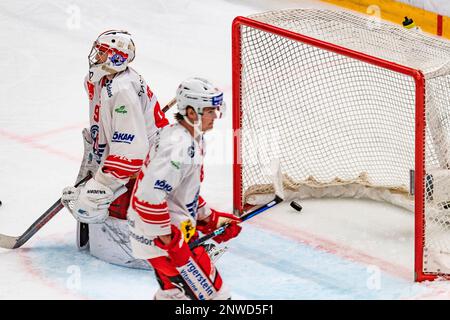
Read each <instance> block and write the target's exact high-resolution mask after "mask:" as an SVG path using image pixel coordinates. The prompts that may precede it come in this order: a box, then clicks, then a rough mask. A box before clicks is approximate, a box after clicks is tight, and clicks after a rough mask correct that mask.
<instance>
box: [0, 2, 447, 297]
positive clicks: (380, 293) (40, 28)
mask: <svg viewBox="0 0 450 320" xmlns="http://www.w3.org/2000/svg"><path fill="white" fill-rule="evenodd" d="M300 6H308V7H317V6H320V7H325V6H328V5H325V4H323V3H320V2H317V1H312V0H311V1H310V0H308V1H256V0H253V1H237V0H228V1H227V0H209V1H200V0H197V1H194V0H171V1H165V0H151V1H143V0H140V1H134V2H133V4H132V5H130V4H124V2H123V1H117V0H112V1H108V2H104V1H102V2H100V1H89V2H85V1H56V0H53V1H50V0H43V1H39V3H38V2H34V1H31V0H26V1H12V0H5V1H2V2H1V3H0V26H1V27H2V30H4V32H3V33H2V38H1V39H2V41H1V42H0V49H1V52H2V59H1V60H0V70H2V77H1V79H0V97H1V98H0V110H1V113H0V134H1V136H2V139H0V163H1V165H0V176H1V177H2V178H1V183H0V199H1V200H2V202H3V206H2V207H1V208H0V233H6V234H9V235H13V236H15V235H19V234H21V233H22V232H23V231H24V230H25V229H26V228H28V227H29V226H30V225H31V223H33V222H34V221H35V219H37V218H38V217H39V216H40V215H41V214H42V213H43V212H44V211H45V210H46V209H47V208H48V207H49V206H50V205H51V204H52V203H53V202H54V201H55V200H56V199H58V198H59V197H60V192H61V190H62V188H63V187H65V186H66V185H70V184H72V183H73V182H74V179H75V177H76V175H77V172H78V167H79V163H80V161H81V155H82V148H83V146H82V140H81V129H82V128H83V127H84V126H86V125H87V123H88V121H87V115H88V104H87V97H86V95H85V93H84V88H83V78H84V76H85V73H86V72H87V55H88V53H89V50H90V46H91V44H92V42H93V40H94V39H95V37H96V36H97V35H98V34H99V33H100V32H102V31H104V30H107V29H111V28H122V29H127V30H129V31H130V32H131V33H132V34H133V35H134V40H135V43H136V45H137V55H136V59H135V61H134V62H133V65H134V67H135V69H137V70H138V71H139V72H140V73H141V74H142V75H143V76H144V78H145V79H146V80H147V82H148V83H149V85H150V86H151V88H152V90H153V91H154V92H155V93H156V95H157V96H158V98H159V101H160V102H161V103H163V104H164V103H165V102H167V101H169V100H170V99H172V98H173V95H174V92H175V89H176V87H177V85H178V83H179V82H180V81H181V80H182V79H184V78H186V77H189V76H193V75H198V76H203V77H206V78H209V79H210V80H211V81H212V82H214V83H216V84H217V85H218V86H220V87H221V88H222V89H223V90H224V92H225V96H226V101H227V102H228V106H229V108H231V58H230V57H231V22H232V20H233V18H234V17H236V16H238V15H243V16H246V15H249V14H252V13H257V12H261V11H266V10H273V9H282V8H283V9H284V8H292V7H300ZM170 114H172V112H170ZM170 119H171V120H172V117H171V116H170ZM216 129H217V130H216V132H212V133H211V134H208V136H207V140H208V152H207V159H206V165H205V171H206V178H205V182H204V185H203V191H202V193H203V195H204V197H205V198H206V200H207V201H209V203H210V204H211V205H212V206H214V207H216V208H218V209H221V210H231V209H232V205H231V203H232V168H231V163H232V145H231V143H232V134H231V112H228V114H227V116H226V118H225V119H224V120H221V121H220V122H218V123H217V128H216ZM302 206H303V211H302V212H301V213H300V214H298V213H296V212H295V211H293V210H292V208H290V207H289V205H288V204H283V205H281V206H280V207H279V208H276V209H273V210H269V211H267V212H266V213H264V214H261V215H259V216H258V217H255V218H254V219H252V220H250V221H248V222H246V225H245V226H244V229H243V231H242V233H241V236H240V237H239V238H237V239H235V240H233V241H231V242H230V244H229V247H230V249H229V251H228V252H227V253H225V254H224V255H223V256H222V257H221V259H220V260H219V262H218V268H219V270H220V271H221V273H222V276H223V278H224V281H225V282H226V283H227V284H228V286H229V287H230V288H231V289H232V292H233V297H234V298H240V299H410V298H423V299H425V298H448V297H449V296H450V285H449V284H448V283H446V282H435V283H431V284H430V283H425V284H414V283H413V282H412V280H413V263H412V262H413V225H414V224H413V217H412V215H411V214H410V213H408V212H406V211H403V210H401V209H397V208H393V207H391V206H388V205H384V204H380V203H374V202H370V201H366V202H363V201H350V200H340V201H338V200H320V201H319V200H308V201H304V202H302ZM74 232H75V224H74V221H73V218H72V217H71V215H70V214H69V213H68V212H67V211H65V210H63V211H61V212H60V213H59V214H58V215H57V216H56V217H55V218H54V219H53V220H52V221H51V222H50V223H48V225H46V226H45V227H44V228H43V229H42V230H40V231H39V233H38V234H36V236H35V237H33V238H32V239H31V240H30V241H29V242H28V243H27V244H25V245H24V247H23V248H21V249H18V250H14V251H12V250H4V249H0V274H1V276H0V288H1V290H0V298H1V299H14V298H15V299H43V298H48V299H152V297H153V293H154V291H155V290H156V288H157V283H156V280H155V279H154V276H153V274H152V273H151V272H146V271H141V270H131V269H126V268H121V267H117V266H113V265H109V264H107V263H105V262H102V261H99V260H97V259H95V258H92V257H90V256H89V255H87V254H86V253H83V252H78V251H77V249H76V247H75V243H74V237H75V235H74Z"/></svg>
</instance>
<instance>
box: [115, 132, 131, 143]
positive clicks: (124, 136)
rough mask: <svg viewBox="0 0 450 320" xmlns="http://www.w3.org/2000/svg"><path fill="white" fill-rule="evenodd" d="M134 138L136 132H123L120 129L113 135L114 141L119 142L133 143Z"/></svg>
mask: <svg viewBox="0 0 450 320" xmlns="http://www.w3.org/2000/svg"><path fill="white" fill-rule="evenodd" d="M133 140H134V134H130V133H122V132H119V131H115V132H114V134H113V137H112V142H119V143H128V144H130V143H132V142H133Z"/></svg>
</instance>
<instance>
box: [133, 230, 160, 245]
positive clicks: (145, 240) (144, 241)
mask: <svg viewBox="0 0 450 320" xmlns="http://www.w3.org/2000/svg"><path fill="white" fill-rule="evenodd" d="M129 234H130V237H131V238H133V239H134V240H136V241H137V242H139V243H142V244H143V245H146V246H154V245H155V244H154V242H153V240H152V239H149V238H146V237H144V236H142V235H137V234H136V233H134V232H133V231H131V230H129Z"/></svg>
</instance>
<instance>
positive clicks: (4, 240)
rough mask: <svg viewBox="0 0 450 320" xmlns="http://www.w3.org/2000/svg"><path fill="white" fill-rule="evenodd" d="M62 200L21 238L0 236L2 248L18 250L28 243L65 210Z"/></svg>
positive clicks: (88, 177) (84, 180)
mask: <svg viewBox="0 0 450 320" xmlns="http://www.w3.org/2000/svg"><path fill="white" fill-rule="evenodd" d="M90 178H91V176H90V175H88V176H87V177H85V178H84V179H82V180H81V181H80V182H78V183H77V184H76V185H75V187H78V186H79V185H80V184H82V183H85V182H86V181H88V180H89V179H90ZM63 207H64V206H63V204H62V203H61V198H59V199H58V200H57V201H56V202H55V203H54V204H53V205H52V206H51V207H50V208H48V209H47V211H45V212H44V213H43V214H42V215H41V216H40V217H39V218H38V219H37V220H36V221H35V222H34V223H33V224H32V225H31V226H30V227H29V228H28V229H27V230H26V231H25V232H24V233H23V234H22V235H21V236H17V237H12V236H7V235H5V234H0V247H1V248H5V249H17V248H19V247H21V246H22V245H23V244H24V243H25V242H27V241H28V240H29V239H30V238H31V237H32V236H33V235H34V234H35V233H36V232H38V231H39V230H40V229H41V228H42V227H43V226H44V225H45V224H46V223H47V222H49V221H50V220H51V219H52V218H53V217H54V216H55V215H56V214H57V213H58V212H59V211H61V209H62V208H63Z"/></svg>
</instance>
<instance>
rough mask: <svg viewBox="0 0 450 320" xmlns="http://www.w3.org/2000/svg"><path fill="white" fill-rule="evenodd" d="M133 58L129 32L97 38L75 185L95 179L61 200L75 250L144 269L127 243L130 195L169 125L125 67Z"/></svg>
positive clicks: (152, 98) (68, 190) (66, 192)
mask: <svg viewBox="0 0 450 320" xmlns="http://www.w3.org/2000/svg"><path fill="white" fill-rule="evenodd" d="M134 56H135V45H134V42H133V40H132V38H131V35H130V34H129V33H128V32H127V31H121V30H110V31H106V32H104V33H102V34H100V35H99V36H98V38H97V39H96V40H95V42H94V44H93V46H92V49H91V52H90V54H89V74H88V75H87V76H86V78H85V82H84V83H85V89H86V91H87V94H88V97H89V120H90V129H89V130H87V129H85V130H84V131H83V136H84V139H85V149H86V151H87V152H86V151H85V158H84V159H83V164H82V166H81V168H80V172H79V175H78V178H77V181H80V180H81V179H83V178H84V177H85V176H86V175H88V174H91V175H92V177H93V178H92V179H90V180H89V181H88V182H87V183H86V184H85V185H84V186H81V187H79V188H74V187H67V188H65V189H64V190H63V196H62V202H63V204H65V205H66V207H68V208H69V207H70V208H69V209H70V211H71V213H72V214H73V216H74V217H75V218H76V219H77V220H78V232H77V235H78V239H77V242H78V246H79V247H80V248H89V249H90V252H91V254H92V255H94V256H96V257H98V258H100V259H103V260H106V261H109V262H112V263H116V264H120V265H126V266H130V267H133V266H136V265H135V264H136V263H137V265H142V264H141V263H139V262H137V261H134V260H135V259H134V258H133V257H132V255H131V248H130V245H129V237H128V228H127V223H126V214H127V209H128V205H129V202H130V195H131V191H132V189H133V185H134V183H135V181H136V176H137V173H138V172H139V170H140V169H141V166H142V163H143V160H144V159H145V156H146V154H147V153H148V151H149V146H150V145H151V143H152V141H153V139H154V136H155V133H156V131H157V129H158V128H161V127H164V126H165V125H167V124H168V121H167V119H166V118H165V116H164V113H163V112H161V109H160V106H159V103H158V101H157V98H156V96H155V95H154V94H153V92H152V91H151V90H150V88H149V87H148V86H147V84H146V82H145V81H144V79H143V78H142V77H141V76H140V75H139V74H138V73H137V72H136V71H135V70H133V69H132V68H131V67H130V66H129V63H130V62H132V61H133V59H134ZM145 265H148V264H146V263H145Z"/></svg>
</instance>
